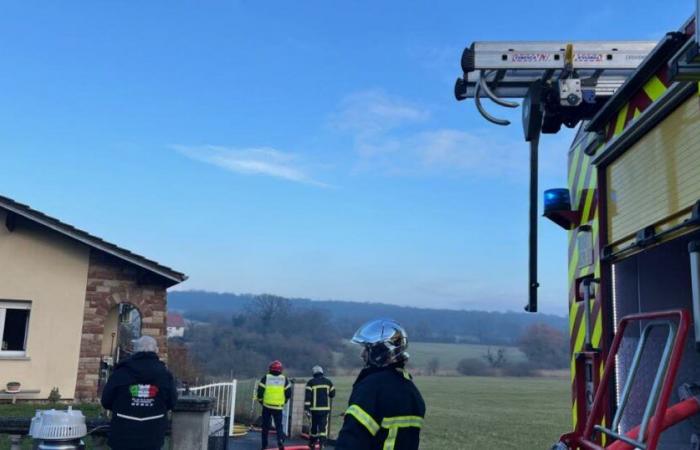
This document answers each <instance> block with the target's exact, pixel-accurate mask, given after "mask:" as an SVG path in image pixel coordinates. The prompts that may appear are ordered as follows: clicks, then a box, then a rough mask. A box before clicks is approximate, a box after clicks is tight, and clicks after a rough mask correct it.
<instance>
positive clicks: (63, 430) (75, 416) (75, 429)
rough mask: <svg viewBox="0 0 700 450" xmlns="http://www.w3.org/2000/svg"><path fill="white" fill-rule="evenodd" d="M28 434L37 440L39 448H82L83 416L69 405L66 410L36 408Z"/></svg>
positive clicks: (84, 434) (69, 449)
mask: <svg viewBox="0 0 700 450" xmlns="http://www.w3.org/2000/svg"><path fill="white" fill-rule="evenodd" d="M29 435H30V436H31V437H32V438H33V439H35V440H37V441H39V444H38V447H37V448H39V449H47V450H48V449H62V450H72V449H76V450H77V449H81V448H84V445H85V444H83V442H82V441H81V439H82V438H83V437H85V436H86V435H87V426H86V425H85V416H84V415H83V413H82V412H80V411H73V408H71V407H70V406H69V407H68V410H66V411H58V410H55V409H51V410H45V411H41V410H38V411H37V412H36V415H35V416H34V417H33V418H32V423H31V425H30V427H29Z"/></svg>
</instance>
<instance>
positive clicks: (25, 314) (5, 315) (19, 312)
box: [0, 301, 31, 356]
mask: <svg viewBox="0 0 700 450" xmlns="http://www.w3.org/2000/svg"><path fill="white" fill-rule="evenodd" d="M30 309H31V303H29V302H15V301H0V336H2V342H1V346H0V356H24V355H25V352H26V350H27V332H28V330H29V312H30Z"/></svg>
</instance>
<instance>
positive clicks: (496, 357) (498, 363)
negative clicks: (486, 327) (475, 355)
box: [483, 347, 508, 369]
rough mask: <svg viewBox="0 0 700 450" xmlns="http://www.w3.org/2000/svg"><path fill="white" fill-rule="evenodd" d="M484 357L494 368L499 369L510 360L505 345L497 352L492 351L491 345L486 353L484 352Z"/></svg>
mask: <svg viewBox="0 0 700 450" xmlns="http://www.w3.org/2000/svg"><path fill="white" fill-rule="evenodd" d="M483 358H484V359H485V360H486V362H488V363H489V365H490V366H491V367H493V368H494V369H499V368H501V367H503V366H505V365H506V363H507V362H508V358H507V357H506V349H505V348H503V347H500V348H499V349H498V350H496V353H493V352H492V351H491V347H489V348H488V349H487V350H486V353H485V354H484V356H483Z"/></svg>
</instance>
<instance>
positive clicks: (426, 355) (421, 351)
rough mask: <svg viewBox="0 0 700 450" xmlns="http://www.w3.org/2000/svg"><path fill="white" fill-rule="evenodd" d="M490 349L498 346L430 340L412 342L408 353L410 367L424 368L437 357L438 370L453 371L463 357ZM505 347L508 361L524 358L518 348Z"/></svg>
mask: <svg viewBox="0 0 700 450" xmlns="http://www.w3.org/2000/svg"><path fill="white" fill-rule="evenodd" d="M489 348H490V349H491V352H492V353H493V354H495V353H496V351H497V350H498V349H499V348H500V347H499V346H496V345H479V344H440V343H432V342H412V343H411V344H409V346H408V353H409V354H410V355H411V359H410V364H411V366H412V367H415V368H418V369H424V368H425V367H426V366H427V364H428V361H430V360H431V359H432V358H438V360H439V361H440V371H445V370H447V371H450V372H454V371H455V369H456V368H457V363H459V360H460V359H464V358H482V357H483V356H484V355H485V354H486V352H487V351H488V350H489ZM503 348H505V349H506V358H507V360H508V361H512V362H519V361H524V360H525V355H523V354H522V353H521V352H520V350H518V349H517V348H515V347H503Z"/></svg>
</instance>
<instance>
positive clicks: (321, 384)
mask: <svg viewBox="0 0 700 450" xmlns="http://www.w3.org/2000/svg"><path fill="white" fill-rule="evenodd" d="M333 397H335V387H333V383H332V382H331V380H329V379H328V378H326V377H324V376H323V374H317V375H314V377H313V378H312V379H310V380H309V382H308V383H306V395H305V398H304V408H306V409H308V410H309V411H312V412H323V411H330V410H331V399H332V398H333Z"/></svg>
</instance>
